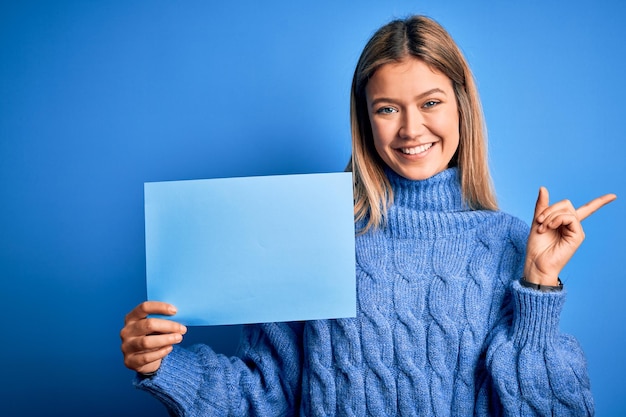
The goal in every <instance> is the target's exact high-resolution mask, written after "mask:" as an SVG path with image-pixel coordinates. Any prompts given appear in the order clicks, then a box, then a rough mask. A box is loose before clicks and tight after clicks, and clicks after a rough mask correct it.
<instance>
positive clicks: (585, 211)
mask: <svg viewBox="0 0 626 417" xmlns="http://www.w3.org/2000/svg"><path fill="white" fill-rule="evenodd" d="M616 198H617V196H616V195H615V194H605V195H603V196H602V197H598V198H595V199H593V200H591V201H590V202H588V203H587V204H584V205H582V206H580V207H579V208H578V209H577V210H576V215H577V216H578V218H579V219H580V220H584V219H586V218H587V217H589V216H590V215H592V214H593V213H595V212H596V211H597V210H598V209H600V208H601V207H602V206H604V205H606V204H609V203H610V202H611V201H614V200H615V199H616Z"/></svg>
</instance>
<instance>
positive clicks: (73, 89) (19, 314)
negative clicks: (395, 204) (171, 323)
mask: <svg viewBox="0 0 626 417" xmlns="http://www.w3.org/2000/svg"><path fill="white" fill-rule="evenodd" d="M512 3H513V2H496V1H492V2H466V1H436V2H435V1H432V2H431V1H428V2H427V1H415V0H414V1H397V2H393V1H388V2H382V1H377V2H374V1H359V2H348V1H344V2H335V1H333V2H330V1H317V2H300V1H281V2H252V1H250V2H242V1H230V2H205V1H184V2H181V1H178V2H175V1H165V0H156V1H149V2H140V1H133V0H126V1H108V2H88V1H63V0H58V1H54V2H53V1H50V2H43V1H41V2H36V1H28V0H25V1H19V2H18V1H15V2H8V1H3V2H2V3H1V5H0V193H1V200H0V276H1V283H2V289H1V290H0V301H1V303H0V309H1V310H2V311H3V312H4V313H3V320H2V323H3V326H2V329H1V330H0V334H1V335H2V336H1V343H0V353H1V354H0V370H1V375H2V377H1V378H0V381H1V382H0V384H1V386H0V398H1V399H0V415H3V416H38V415H42V416H43V415H45V416H82V415H89V416H111V415H116V416H137V415H150V416H166V415H167V413H166V412H165V409H164V408H163V407H162V406H161V405H160V404H159V403H158V402H157V401H156V400H155V399H153V398H152V397H150V396H149V395H147V394H145V393H143V392H139V391H137V390H135V389H134V388H133V387H132V386H131V378H132V372H130V371H129V370H127V369H126V368H124V366H123V363H122V355H121V353H120V348H119V343H120V340H119V330H120V328H121V327H122V325H123V319H124V315H125V314H126V313H127V312H128V311H129V310H130V309H131V308H132V307H133V306H135V305H136V304H137V303H139V302H141V301H142V300H144V299H145V297H146V295H145V294H146V292H145V281H144V280H145V252H144V251H145V244H144V223H143V220H144V217H143V216H144V213H143V183H144V182H146V181H161V180H179V179H195V178H212V177H228V176H245V175H266V174H292V173H313V172H333V171H341V170H343V168H344V166H345V163H346V161H347V159H348V157H349V154H350V141H349V125H348V94H349V86H350V80H351V74H352V71H353V67H354V65H355V63H356V59H357V57H358V54H359V53H360V50H361V49H362V47H363V46H364V43H365V41H366V40H367V38H368V37H369V36H370V35H371V34H372V32H373V31H374V30H375V29H376V28H377V27H379V26H380V25H381V24H383V23H385V22H386V21H388V20H389V19H390V18H393V17H405V16H407V15H409V14H412V13H422V14H427V15H430V16H432V17H434V18H435V19H437V20H438V21H440V22H441V23H442V24H443V25H444V26H445V27H446V28H447V29H448V30H449V31H450V32H451V33H452V35H453V37H454V38H455V39H456V40H457V41H458V43H459V44H460V45H461V47H462V49H463V50H464V52H465V54H466V56H467V58H468V60H469V61H470V64H471V66H472V67H473V69H474V72H475V76H476V78H477V80H478V86H479V89H480V92H481V96H482V100H483V105H484V110H485V114H486V118H487V124H488V128H489V134H490V159H491V166H492V172H493V176H494V180H495V183H496V187H497V190H498V195H499V199H500V204H501V206H502V208H503V209H504V210H506V211H509V212H511V213H513V214H515V215H517V216H519V217H521V218H522V219H524V220H526V221H529V220H530V218H531V213H532V210H533V207H534V201H535V198H536V193H537V190H538V187H539V186H540V185H546V186H547V187H548V188H549V189H550V191H551V195H552V198H553V200H558V199H563V198H569V199H571V200H572V201H573V202H574V204H576V205H580V204H583V203H585V202H586V201H587V200H589V199H591V198H594V197H596V196H597V195H599V194H603V193H607V192H615V193H617V194H618V196H621V197H622V200H620V199H619V198H618V200H617V201H616V202H614V203H613V204H611V205H610V206H608V207H606V208H604V209H603V210H601V211H600V212H598V213H596V214H595V215H594V216H593V217H591V218H589V219H588V220H586V221H585V223H584V226H585V230H586V232H587V240H586V241H585V243H584V244H583V246H582V248H581V249H580V250H579V252H578V253H577V254H576V255H575V257H574V259H573V260H572V261H571V262H570V264H569V265H568V266H567V268H566V270H565V271H564V273H563V276H562V279H563V281H564V282H565V284H566V286H567V288H568V291H569V295H568V301H567V303H566V307H565V311H564V313H563V317H562V322H561V327H562V328H563V330H564V331H567V332H571V333H573V334H575V335H576V336H577V337H578V339H579V340H580V342H581V344H582V345H583V348H584V349H585V351H586V353H587V356H588V362H589V370H590V373H591V379H592V385H593V390H594V392H595V397H596V403H597V412H598V415H599V416H618V415H626V384H624V382H623V381H624V377H625V375H626V359H625V357H624V351H625V348H624V346H625V345H626V326H625V325H624V320H625V319H626V302H625V300H624V296H625V292H626V280H625V279H624V278H625V275H626V274H625V273H624V269H625V268H624V265H623V264H622V261H624V259H622V258H620V256H623V254H624V243H623V239H622V237H623V236H624V235H625V234H626V230H625V226H624V221H623V219H622V218H621V217H619V216H620V215H622V214H623V213H624V203H623V198H626V186H625V184H624V177H625V172H624V171H625V168H624V162H625V156H624V155H625V151H626V147H625V146H624V142H625V140H626V132H625V129H626V127H625V126H626V124H625V123H624V120H625V119H624V113H625V110H626V106H625V105H624V97H626V82H625V81H624V73H625V72H626V68H625V61H624V58H623V57H624V56H626V25H624V23H623V22H624V21H625V19H626V6H624V5H626V3H623V2H615V1H573V2H572V1H561V2H547V3H548V4H546V3H544V2H538V1H525V2H519V3H520V4H517V5H515V4H512ZM238 330H239V328H238V327H237V326H232V327H216V328H192V329H191V331H190V334H189V336H188V337H187V340H186V342H185V343H187V344H189V343H193V342H197V341H205V342H208V343H210V344H211V345H213V346H214V347H215V348H216V349H217V350H218V351H221V352H225V353H232V351H233V349H234V347H235V344H236V338H237V333H238Z"/></svg>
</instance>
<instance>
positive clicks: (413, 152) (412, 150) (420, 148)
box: [399, 143, 433, 155]
mask: <svg viewBox="0 0 626 417" xmlns="http://www.w3.org/2000/svg"><path fill="white" fill-rule="evenodd" d="M432 146H433V144H432V143H425V144H423V145H419V146H415V147H413V148H400V149H399V151H400V152H402V153H403V154H405V155H417V154H419V153H422V152H426V151H427V150H429V149H430V148H431V147H432Z"/></svg>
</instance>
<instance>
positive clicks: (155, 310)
mask: <svg viewBox="0 0 626 417" xmlns="http://www.w3.org/2000/svg"><path fill="white" fill-rule="evenodd" d="M150 314H162V315H164V316H173V315H174V314H176V307H174V306H173V305H171V304H168V303H164V302H162V301H144V302H143V303H141V304H139V305H138V306H137V307H135V308H134V309H133V310H132V311H131V312H130V313H128V314H127V315H126V319H125V321H124V323H125V324H128V323H130V322H133V321H137V320H141V319H144V318H146V317H148V315H150Z"/></svg>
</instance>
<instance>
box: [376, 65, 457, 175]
mask: <svg viewBox="0 0 626 417" xmlns="http://www.w3.org/2000/svg"><path fill="white" fill-rule="evenodd" d="M365 95H366V99H367V107H368V112H369V117H370V123H371V125H372V133H373V134H374V146H375V147H376V151H377V152H378V154H379V155H380V157H381V158H382V159H383V161H385V163H386V164H387V165H389V167H390V168H391V169H393V170H394V171H395V172H396V173H397V174H398V175H401V176H403V177H405V178H408V179H411V180H423V179H427V178H430V177H432V176H433V175H435V174H437V173H439V172H441V171H443V170H444V169H446V168H447V167H448V165H449V164H450V160H451V159H452V157H453V156H454V153H455V152H456V150H457V148H458V147H459V112H458V108H457V104H456V97H455V94H454V90H453V87H452V81H451V80H450V79H449V78H448V77H447V76H446V75H444V74H442V73H440V72H438V71H435V70H434V69H432V68H431V67H429V66H428V65H427V64H425V63H424V62H423V61H421V60H419V59H417V58H406V59H404V60H402V61H401V62H399V63H390V64H385V65H383V66H382V67H380V68H379V69H378V70H376V72H375V73H374V75H373V76H372V77H371V78H370V80H369V81H368V83H367V86H366V88H365Z"/></svg>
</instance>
